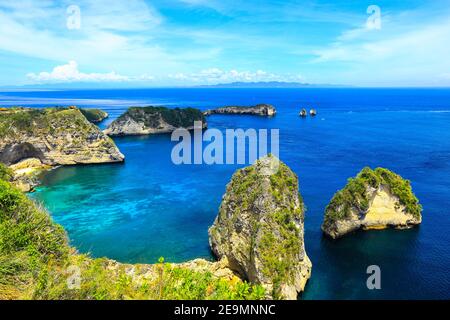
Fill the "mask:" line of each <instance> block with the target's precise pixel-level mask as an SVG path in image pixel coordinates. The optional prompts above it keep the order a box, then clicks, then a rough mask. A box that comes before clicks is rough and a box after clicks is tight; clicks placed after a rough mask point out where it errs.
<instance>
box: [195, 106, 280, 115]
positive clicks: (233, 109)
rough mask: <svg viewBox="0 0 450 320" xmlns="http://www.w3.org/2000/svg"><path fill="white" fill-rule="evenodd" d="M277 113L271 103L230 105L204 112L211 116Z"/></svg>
mask: <svg viewBox="0 0 450 320" xmlns="http://www.w3.org/2000/svg"><path fill="white" fill-rule="evenodd" d="M276 113H277V111H276V110H275V107H274V106H272V105H270V104H258V105H256V106H250V107H242V106H228V107H222V108H217V109H211V110H207V111H205V112H204V113H203V114H204V115H205V116H209V115H212V114H240V115H242V114H247V115H256V116H264V117H272V116H274V115H275V114H276Z"/></svg>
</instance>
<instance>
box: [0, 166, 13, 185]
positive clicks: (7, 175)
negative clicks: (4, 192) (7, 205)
mask: <svg viewBox="0 0 450 320" xmlns="http://www.w3.org/2000/svg"><path fill="white" fill-rule="evenodd" d="M12 176H13V172H12V170H11V169H10V168H8V167H7V166H6V165H4V164H3V163H1V162H0V180H5V181H9V180H11V178H12Z"/></svg>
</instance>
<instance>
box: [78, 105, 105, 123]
mask: <svg viewBox="0 0 450 320" xmlns="http://www.w3.org/2000/svg"><path fill="white" fill-rule="evenodd" d="M80 111H81V113H82V114H83V115H84V116H85V117H86V119H88V120H89V121H90V122H92V123H99V122H102V121H103V120H105V119H106V118H108V116H109V115H108V113H107V112H105V111H103V110H100V109H84V108H82V109H80Z"/></svg>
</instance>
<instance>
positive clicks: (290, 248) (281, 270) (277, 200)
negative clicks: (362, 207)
mask: <svg viewBox="0 0 450 320" xmlns="http://www.w3.org/2000/svg"><path fill="white" fill-rule="evenodd" d="M304 211H305V207H304V204H303V200H302V198H301V196H300V194H299V190H298V178H297V176H296V175H295V174H294V173H293V172H292V171H291V170H290V169H289V167H287V166H286V165H285V164H284V163H282V162H281V161H279V160H278V159H277V158H275V157H274V156H267V157H264V158H262V159H260V160H258V161H256V162H255V164H253V165H252V166H249V167H246V168H243V169H241V170H238V171H237V172H236V173H235V174H234V175H233V177H232V179H231V182H230V183H229V184H228V185H227V189H226V193H225V195H224V196H223V199H222V204H221V206H220V210H219V214H218V216H217V218H216V220H215V222H214V224H213V226H212V227H211V228H210V229H209V242H210V245H211V248H212V251H213V252H214V254H215V255H216V256H217V257H218V258H219V259H227V261H228V264H229V266H230V268H231V269H233V270H235V271H236V272H238V273H239V274H240V275H241V276H242V277H243V278H244V279H248V280H249V281H250V282H252V283H255V284H260V285H262V286H263V287H264V288H265V289H266V292H267V293H268V294H269V296H268V298H274V299H296V298H297V295H298V293H299V292H301V291H303V290H304V287H305V285H306V282H307V280H308V279H309V277H310V275H311V267H312V264H311V261H310V260H309V258H308V256H307V255H306V252H305V246H304V242H303V233H304V228H303V221H304Z"/></svg>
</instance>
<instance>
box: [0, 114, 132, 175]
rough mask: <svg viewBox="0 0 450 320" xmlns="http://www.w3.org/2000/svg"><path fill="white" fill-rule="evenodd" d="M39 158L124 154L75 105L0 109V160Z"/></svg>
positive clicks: (74, 159) (93, 159)
mask: <svg viewBox="0 0 450 320" xmlns="http://www.w3.org/2000/svg"><path fill="white" fill-rule="evenodd" d="M24 159H39V160H40V161H41V162H42V163H43V164H45V165H51V166H55V165H71V164H89V163H106V162H120V161H123V160H124V156H123V155H122V153H120V151H119V149H118V148H117V146H116V145H115V143H114V141H113V140H112V139H111V138H109V137H108V136H107V135H105V134H104V133H103V132H101V131H100V129H99V128H98V127H97V126H95V125H94V124H92V123H90V122H89V121H88V120H87V119H86V117H85V116H84V115H83V114H82V113H81V112H80V110H79V109H77V108H76V107H68V108H44V109H36V108H20V107H18V108H8V109H2V110H1V111H0V162H3V163H5V164H7V165H12V164H16V163H18V162H20V161H22V160H24Z"/></svg>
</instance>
